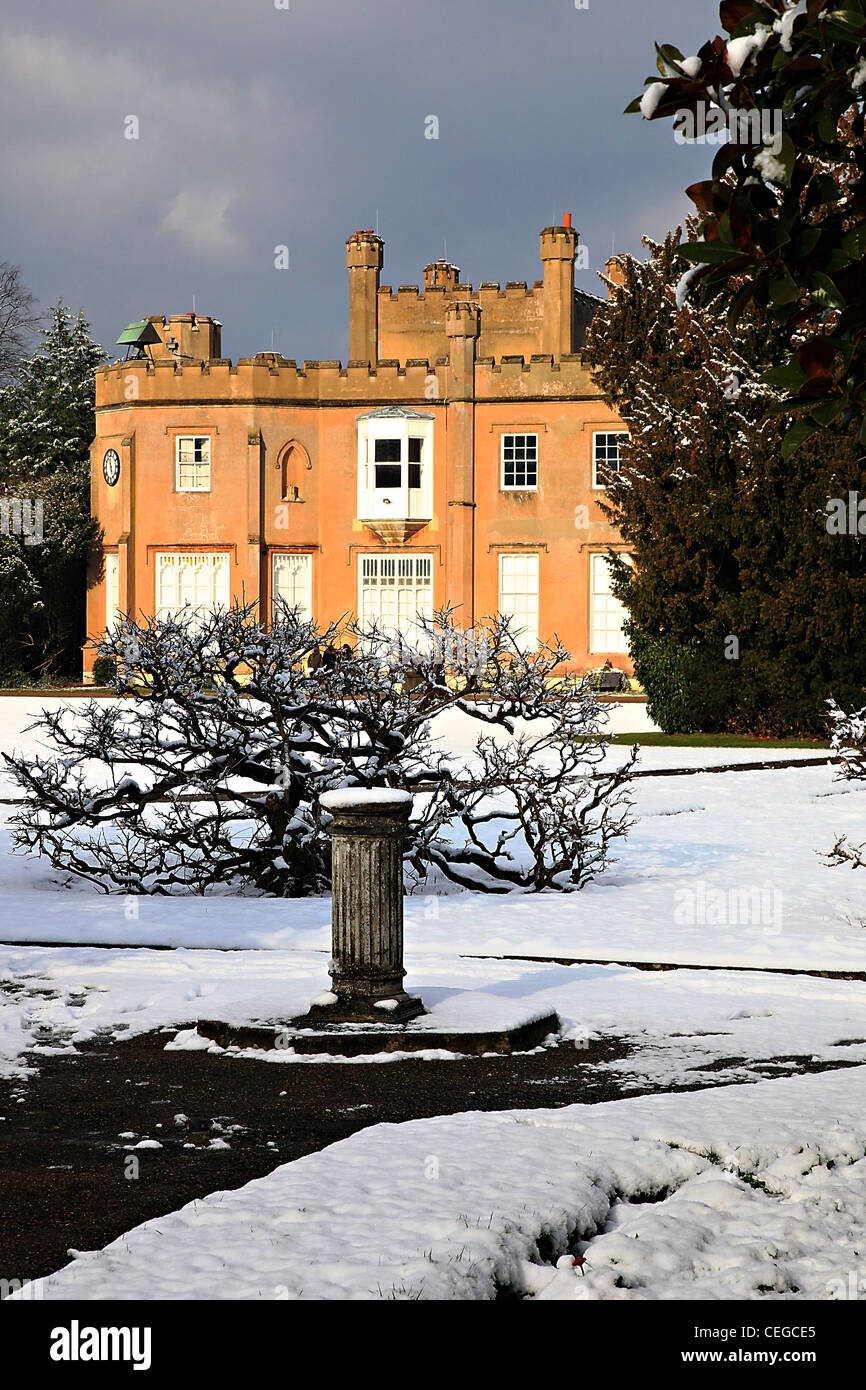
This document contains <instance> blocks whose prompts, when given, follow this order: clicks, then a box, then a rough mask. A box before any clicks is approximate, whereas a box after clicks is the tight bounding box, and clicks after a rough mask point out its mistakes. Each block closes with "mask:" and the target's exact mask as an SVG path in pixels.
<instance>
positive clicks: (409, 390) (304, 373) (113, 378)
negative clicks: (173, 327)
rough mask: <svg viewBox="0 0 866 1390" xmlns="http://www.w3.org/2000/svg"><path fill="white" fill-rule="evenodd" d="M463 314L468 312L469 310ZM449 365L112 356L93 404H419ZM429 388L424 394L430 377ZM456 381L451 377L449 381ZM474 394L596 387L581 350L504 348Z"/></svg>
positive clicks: (443, 384)
mask: <svg viewBox="0 0 866 1390" xmlns="http://www.w3.org/2000/svg"><path fill="white" fill-rule="evenodd" d="M470 317H471V316H470ZM453 371H454V367H453V365H452V362H451V359H450V357H449V356H447V355H434V356H430V357H417V358H410V359H407V360H405V361H403V362H401V361H400V360H398V359H396V358H391V359H382V360H380V361H379V362H378V363H377V364H376V366H375V367H371V366H370V365H369V364H368V363H367V362H360V361H356V360H350V361H349V362H348V363H346V365H345V366H344V365H343V364H342V363H340V362H339V361H337V360H335V359H311V360H306V361H304V362H302V363H300V364H298V363H297V362H296V361H295V360H294V359H292V358H286V357H283V356H281V355H280V354H279V353H270V352H264V353H257V354H256V356H255V357H244V358H240V359H239V361H238V362H237V363H236V364H233V363H232V362H231V361H230V360H229V359H228V358H224V357H221V358H213V359H211V360H210V361H209V362H183V363H181V362H178V361H176V360H175V359H173V358H168V359H157V360H155V361H145V360H143V359H140V360H136V361H131V362H114V363H112V364H110V365H109V366H105V367H101V368H99V370H98V371H97V373H96V406H97V410H112V409H126V408H131V409H135V408H136V407H139V406H143V407H150V406H155V405H164V406H171V407H172V409H173V410H174V411H175V412H176V411H177V410H178V409H182V408H183V405H184V403H185V402H188V403H189V404H190V405H203V404H206V405H208V406H222V405H233V404H238V405H241V404H249V403H256V404H262V405H267V404H268V403H272V404H274V405H284V404H292V405H297V406H303V405H304V404H305V403H309V404H311V405H312V404H320V403H321V402H328V403H333V404H334V405H339V404H340V403H341V402H345V403H347V404H356V403H358V402H360V401H364V402H369V403H370V404H372V405H376V404H386V403H389V402H392V403H394V402H400V401H410V402H423V403H425V404H426V405H427V406H435V405H436V404H437V403H440V402H443V401H447V400H448V399H450V398H451V391H450V388H451V377H452V373H453ZM432 377H435V378H436V384H435V394H434V395H431V394H430V383H431V378H432ZM455 385H456V381H455ZM474 387H475V399H476V400H477V401H482V400H484V399H485V398H487V397H501V396H503V395H505V396H508V395H511V394H514V395H517V396H525V395H532V396H539V397H547V396H551V397H556V396H571V395H577V396H581V397H586V396H589V395H593V396H595V395H598V390H597V388H596V387H594V386H593V384H592V379H591V376H590V372H589V365H588V363H587V362H586V361H585V359H584V356H583V354H582V353H572V354H564V355H563V356H562V357H561V358H560V359H559V360H554V358H553V357H552V356H551V355H550V354H547V353H533V354H531V355H530V356H529V357H527V356H524V355H522V354H517V353H506V354H504V355H503V356H501V357H499V358H496V357H492V356H486V357H479V358H478V359H477V361H476V364H475V377H474Z"/></svg>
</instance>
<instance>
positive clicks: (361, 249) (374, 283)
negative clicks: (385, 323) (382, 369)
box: [346, 230, 384, 364]
mask: <svg viewBox="0 0 866 1390" xmlns="http://www.w3.org/2000/svg"><path fill="white" fill-rule="evenodd" d="M383 246H384V242H383V241H382V239H381V237H378V236H377V235H376V233H375V232H372V231H369V230H367V231H358V232H355V233H354V234H353V235H352V236H350V237H349V238H348V240H347V242H346V265H347V267H348V270H349V361H350V362H369V363H371V364H375V363H376V361H377V360H378V357H379V310H378V293H379V273H380V271H381V269H382V248H383Z"/></svg>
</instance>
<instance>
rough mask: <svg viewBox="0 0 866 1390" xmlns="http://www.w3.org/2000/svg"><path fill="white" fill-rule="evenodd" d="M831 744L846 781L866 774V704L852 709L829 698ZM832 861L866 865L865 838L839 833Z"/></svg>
mask: <svg viewBox="0 0 866 1390" xmlns="http://www.w3.org/2000/svg"><path fill="white" fill-rule="evenodd" d="M827 703H828V705H829V708H830V715H829V717H830V726H831V729H832V736H831V744H832V747H833V751H834V752H835V753H838V754H839V756H840V757H841V759H842V763H841V766H840V768H839V772H838V774H837V775H838V777H839V778H841V779H842V780H843V781H846V782H854V781H862V780H863V779H864V778H866V707H864V708H863V709H860V710H855V711H853V712H848V711H846V710H843V709H840V708H839V706H838V705H837V704H836V701H835V700H829V701H828V702H827ZM825 858H826V859H827V860H828V861H829V863H830V864H850V865H851V867H852V869H862V868H866V841H864V842H863V844H860V845H854V844H852V843H851V841H850V840H849V839H848V837H847V836H846V835H840V836H838V838H837V840H836V843H835V844H834V846H833V848H832V849H831V850H830V851H829V853H828V854H827V855H826V856H825Z"/></svg>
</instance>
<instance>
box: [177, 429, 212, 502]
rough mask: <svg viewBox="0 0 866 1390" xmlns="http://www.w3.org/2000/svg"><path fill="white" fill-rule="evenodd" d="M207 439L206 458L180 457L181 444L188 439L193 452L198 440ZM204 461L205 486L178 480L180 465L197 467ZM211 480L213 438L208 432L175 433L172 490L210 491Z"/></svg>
mask: <svg viewBox="0 0 866 1390" xmlns="http://www.w3.org/2000/svg"><path fill="white" fill-rule="evenodd" d="M203 439H204V440H207V460H206V461H205V460H196V459H195V458H193V459H192V460H191V461H189V460H182V459H181V457H180V450H181V445H182V444H184V443H186V442H187V441H188V440H191V441H192V445H193V453H195V446H196V442H197V441H198V440H203ZM205 462H206V465H207V486H206V487H202V486H199V485H197V484H193V485H192V486H189V485H187V484H184V483H182V482H181V480H180V476H181V475H180V470H181V467H184V468H193V469H198V468H200V467H202V465H203V464H204V463H205ZM212 482H213V440H212V436H211V435H210V434H176V435H175V437H174V490H175V492H210V491H211V487H212Z"/></svg>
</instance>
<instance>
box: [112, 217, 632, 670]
mask: <svg viewBox="0 0 866 1390" xmlns="http://www.w3.org/2000/svg"><path fill="white" fill-rule="evenodd" d="M576 249H577V234H576V232H575V231H574V230H573V228H572V226H571V217H570V215H566V217H565V218H564V219H563V225H562V226H556V227H546V228H545V229H544V231H543V232H542V233H541V262H542V268H543V278H542V279H541V280H536V281H535V283H534V284H533V285H532V286H531V287H527V285H526V283H525V282H524V281H516V282H509V283H507V284H506V285H505V288H504V289H503V288H501V287H500V285H499V284H498V283H494V282H484V283H482V284H480V285H479V286H478V289H477V290H474V289H473V287H472V285H469V284H462V283H461V282H460V272H459V271H458V269H457V267H456V266H454V265H451V264H449V263H447V262H445V261H437V262H433V263H432V264H430V265H428V266H426V267H425V270H424V283H423V286H422V287H420V288H419V287H418V286H417V285H401V286H400V287H399V289H397V290H393V289H391V287H390V286H387V285H380V283H379V280H380V273H381V269H382V253H383V242H382V240H381V239H380V238H379V237H378V236H377V235H375V234H374V233H373V232H371V231H357V232H355V233H354V234H353V235H352V236H350V237H349V239H348V241H347V243H346V260H347V266H348V273H349V357H348V362H347V364H346V366H341V364H340V362H338V361H312V362H303V363H300V364H299V363H297V362H295V361H290V360H288V359H286V358H284V357H282V356H281V355H280V354H278V353H273V352H262V353H258V354H257V355H256V356H255V357H245V358H240V359H239V361H238V362H237V363H236V364H232V362H231V361H230V360H228V359H227V358H224V357H222V356H221V344H220V324H219V323H218V322H217V320H215V319H213V318H209V317H206V316H204V315H195V314H180V315H174V316H172V317H171V318H169V319H164V318H163V317H162V316H154V317H151V318H149V319H144V320H142V321H141V322H140V323H138V324H133V325H130V327H129V328H128V329H127V330H126V331H125V332H124V334H123V335H122V336H121V338H120V339H119V342H120V343H126V344H127V346H128V350H130V351H135V352H136V353H137V354H138V355H137V356H135V357H133V358H131V359H129V360H127V361H125V362H115V363H113V364H112V365H110V366H107V367H103V368H100V369H99V371H98V372H97V374H96V431H97V433H96V439H95V440H94V443H93V448H92V480H93V481H92V510H93V514H94V516H95V517H96V518H97V520H98V521H99V523H100V526H101V528H102V544H101V551H100V552H99V553H98V554H97V555H95V556H94V562H93V569H92V572H91V576H90V584H89V590H88V610H87V631H88V634H90V635H96V634H97V633H99V632H101V631H102V630H103V629H104V628H105V627H106V626H107V625H108V624H109V623H111V622H113V621H114V620H115V617H116V615H117V613H118V612H123V613H130V614H132V616H133V617H137V616H140V615H141V614H148V615H151V614H154V613H156V614H158V615H160V614H170V613H174V612H177V611H179V610H181V609H183V608H184V607H185V606H187V605H191V606H192V607H194V608H199V609H207V608H211V607H213V606H214V605H222V604H226V605H227V604H230V603H232V602H233V601H234V600H239V601H245V602H249V601H251V600H256V601H258V602H259V604H260V605H261V611H262V612H263V613H265V614H267V613H268V612H269V611H270V607H271V604H272V602H273V600H274V599H275V598H277V597H280V598H283V599H285V600H286V601H287V602H288V603H289V604H291V605H293V606H296V607H298V608H299V609H300V610H301V612H302V613H303V615H304V616H312V617H313V618H314V619H315V620H316V621H317V622H319V623H321V624H325V623H327V622H328V621H330V620H332V619H336V618H339V617H341V616H343V615H355V616H356V617H357V618H358V619H359V620H360V621H361V622H370V621H372V620H374V619H375V620H376V621H377V622H378V623H379V624H380V626H381V627H383V628H384V629H386V630H388V631H390V632H393V633H395V634H396V633H403V634H405V635H406V636H408V637H410V638H411V635H412V633H413V630H414V628H415V624H416V622H417V617H418V614H419V613H420V614H432V612H433V611H434V610H435V609H437V608H440V607H443V606H445V605H446V604H447V603H450V604H452V605H454V607H455V608H456V610H457V611H456V613H455V621H456V622H458V623H459V624H460V625H462V626H465V627H469V626H471V625H472V623H473V622H476V621H479V620H481V619H483V618H484V617H485V615H488V614H492V613H494V612H496V611H500V612H502V613H505V614H508V615H509V616H511V617H512V618H513V620H514V621H513V630H514V631H519V632H520V641H521V642H522V643H523V644H524V645H525V646H526V647H527V648H528V649H531V648H532V646H533V645H534V644H535V643H537V641H539V640H551V639H552V638H553V637H554V635H556V636H557V637H558V638H559V639H560V640H561V642H562V643H563V645H564V646H565V647H566V648H567V649H568V650H569V651H570V653H571V662H570V663H569V669H570V670H572V671H575V672H583V671H585V670H587V669H589V668H592V667H598V666H601V665H602V664H603V663H604V661H605V660H606V659H608V658H609V659H610V661H611V662H612V663H613V664H614V665H615V666H619V667H620V668H622V669H623V670H625V671H626V672H628V673H630V672H631V670H632V667H631V663H630V661H629V658H628V654H627V644H626V641H625V638H624V635H623V628H622V620H623V611H622V608H621V605H620V604H619V602H618V601H617V599H616V598H615V597H614V595H613V594H612V593H611V589H610V575H609V568H608V562H607V558H606V556H607V552H608V551H609V550H611V549H614V550H621V549H622V548H623V547H622V543H621V542H620V541H619V539H618V537H617V534H616V532H615V531H614V530H613V529H612V528H611V526H610V525H609V523H608V522H607V521H606V519H605V517H604V514H603V513H602V511H601V509H600V508H599V506H598V499H599V498H600V497H603V495H604V486H605V479H606V477H608V476H609V475H610V472H611V470H615V469H617V468H618V466H619V440H620V438H621V437H622V434H623V426H622V424H621V422H620V421H619V419H618V418H617V416H616V415H615V414H614V413H613V412H612V411H610V410H609V409H608V407H607V406H606V405H605V403H604V401H603V400H602V398H601V396H600V394H599V391H598V389H597V387H596V386H595V385H594V383H593V380H592V377H591V375H590V371H589V368H588V365H587V363H586V362H585V360H584V358H583V356H582V353H581V346H582V343H583V340H584V335H585V331H586V328H587V325H588V323H589V321H590V319H591V318H592V315H593V312H594V310H595V308H596V307H597V305H598V302H599V301H598V300H596V299H595V298H594V297H593V296H590V295H587V294H584V293H582V292H580V291H577V290H575V287H574V262H575V256H576ZM617 269H618V268H617V266H616V262H615V261H612V262H608V275H609V278H611V279H615V278H617ZM93 659H94V653H93V651H92V650H87V651H86V652H85V680H92V670H91V667H92V663H93Z"/></svg>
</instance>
